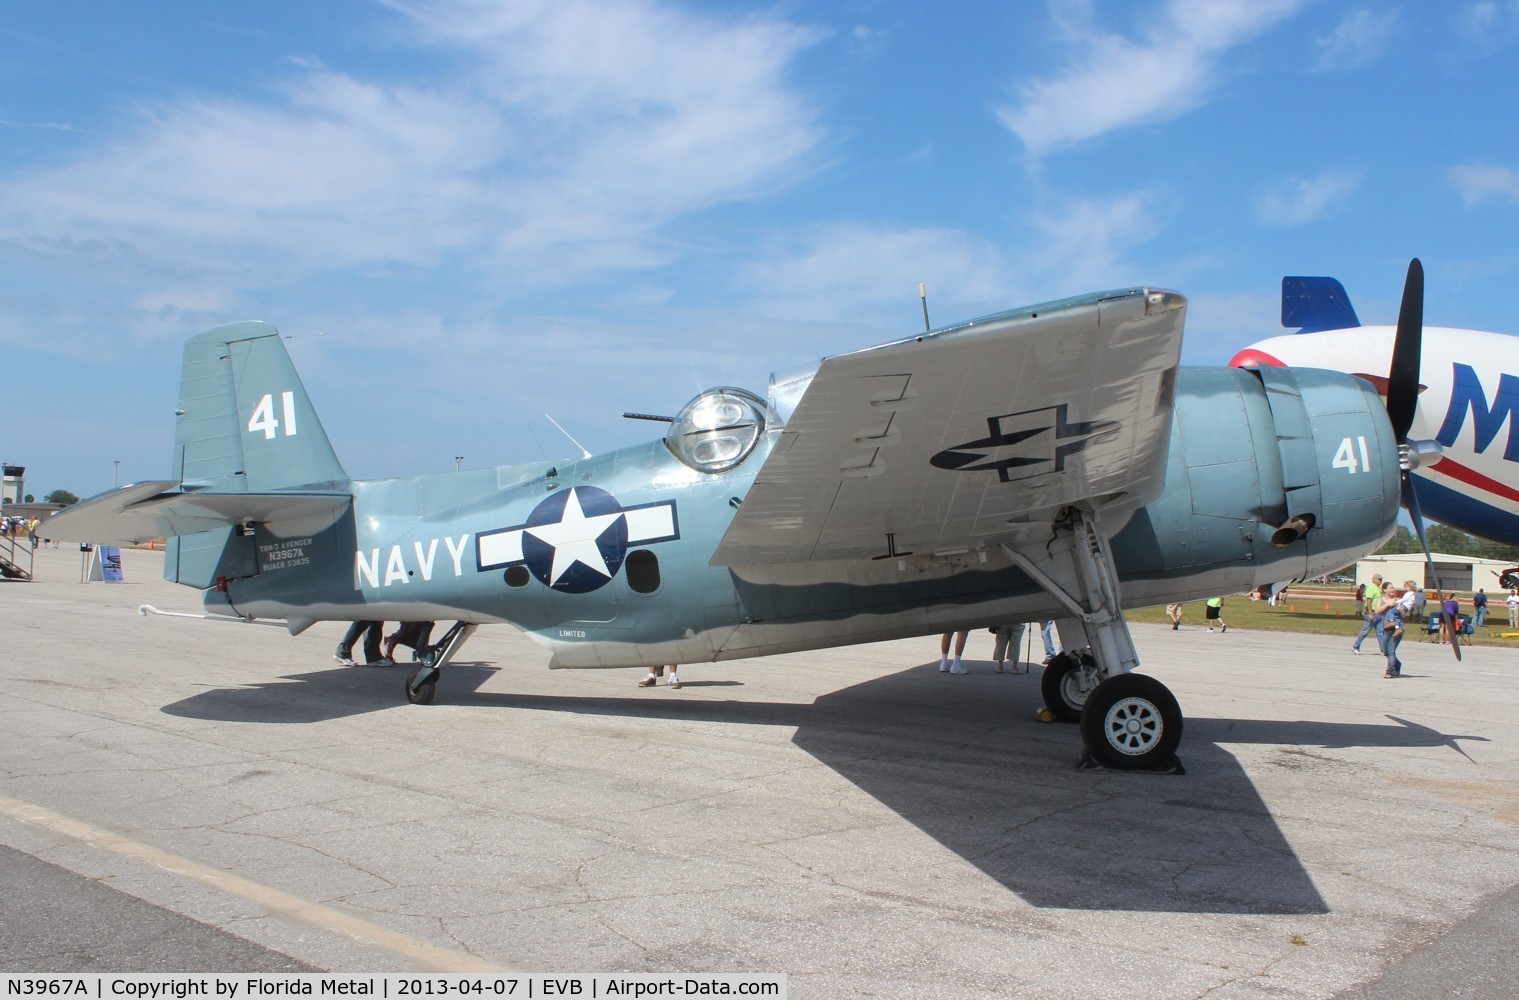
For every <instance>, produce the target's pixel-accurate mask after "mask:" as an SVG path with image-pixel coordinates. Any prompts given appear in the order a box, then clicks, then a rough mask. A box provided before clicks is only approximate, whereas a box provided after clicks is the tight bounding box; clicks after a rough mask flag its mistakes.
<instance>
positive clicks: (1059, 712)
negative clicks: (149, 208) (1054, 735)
mask: <svg viewBox="0 0 1519 1000" xmlns="http://www.w3.org/2000/svg"><path fill="white" fill-rule="evenodd" d="M1080 666H1081V661H1080V660H1079V659H1077V657H1076V654H1075V653H1058V654H1056V656H1055V658H1054V659H1053V660H1051V661H1050V662H1049V664H1048V665H1046V666H1045V668H1044V676H1043V677H1041V678H1040V679H1039V693H1040V694H1041V695H1043V696H1044V707H1045V708H1048V709H1049V710H1050V714H1051V715H1053V716H1054V717H1055V718H1057V719H1059V720H1060V721H1061V722H1080V721H1081V705H1082V702H1084V701H1085V700H1086V698H1085V696H1084V695H1083V694H1082V693H1081V673H1080V670H1079V668H1080Z"/></svg>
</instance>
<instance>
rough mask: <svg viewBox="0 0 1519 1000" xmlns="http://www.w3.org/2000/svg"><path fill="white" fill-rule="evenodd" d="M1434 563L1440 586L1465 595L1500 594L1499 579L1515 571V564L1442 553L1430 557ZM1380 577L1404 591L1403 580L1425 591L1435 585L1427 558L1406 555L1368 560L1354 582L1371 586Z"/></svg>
mask: <svg viewBox="0 0 1519 1000" xmlns="http://www.w3.org/2000/svg"><path fill="white" fill-rule="evenodd" d="M1430 557H1431V558H1432V559H1433V560H1434V564H1435V572H1436V573H1438V574H1439V575H1440V585H1441V586H1442V587H1444V588H1445V589H1447V590H1455V591H1464V592H1466V593H1471V592H1473V591H1475V590H1476V589H1477V588H1478V587H1481V588H1482V589H1483V590H1486V591H1487V592H1488V593H1489V594H1491V593H1493V592H1495V591H1496V592H1499V593H1501V592H1502V591H1503V587H1502V585H1501V584H1499V583H1498V575H1499V574H1500V573H1502V572H1503V571H1504V570H1506V569H1512V568H1513V564H1512V563H1505V562H1500V561H1499V560H1497V559H1477V558H1474V557H1471V556H1452V555H1444V554H1442V553H1439V552H1432V553H1430ZM1377 573H1380V574H1381V576H1382V579H1383V581H1384V582H1391V583H1392V584H1393V586H1397V587H1401V586H1402V585H1403V581H1404V580H1413V581H1414V582H1415V583H1418V584H1421V585H1422V586H1423V587H1424V589H1425V590H1433V589H1434V587H1435V582H1434V581H1433V580H1431V579H1429V567H1428V566H1427V564H1426V563H1425V562H1424V554H1423V553H1422V552H1420V553H1412V552H1410V553H1406V554H1403V555H1396V556H1390V555H1389V556H1366V557H1364V558H1363V559H1362V560H1361V561H1360V562H1358V563H1356V568H1355V582H1356V583H1357V584H1362V583H1370V582H1371V577H1372V575H1373V574H1377Z"/></svg>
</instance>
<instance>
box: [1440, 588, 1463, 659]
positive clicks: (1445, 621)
mask: <svg viewBox="0 0 1519 1000" xmlns="http://www.w3.org/2000/svg"><path fill="white" fill-rule="evenodd" d="M1435 600H1437V601H1439V602H1440V645H1442V646H1448V645H1450V644H1451V643H1452V642H1455V641H1456V639H1455V634H1456V630H1457V629H1459V628H1460V627H1461V619H1460V617H1459V615H1460V614H1461V602H1460V601H1458V600H1456V595H1455V593H1454V592H1452V591H1446V592H1445V593H1444V594H1441V593H1440V592H1439V591H1438V590H1437V591H1435Z"/></svg>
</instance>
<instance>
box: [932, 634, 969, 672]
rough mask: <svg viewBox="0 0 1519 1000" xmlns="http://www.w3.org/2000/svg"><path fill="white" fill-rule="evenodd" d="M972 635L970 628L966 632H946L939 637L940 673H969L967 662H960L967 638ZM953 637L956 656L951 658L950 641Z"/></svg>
mask: <svg viewBox="0 0 1519 1000" xmlns="http://www.w3.org/2000/svg"><path fill="white" fill-rule="evenodd" d="M969 637H970V630H969V629H967V630H966V631H964V632H945V633H944V635H943V636H942V637H941V638H940V639H939V673H941V674H942V673H946V672H947V673H951V674H968V673H970V671H969V670H966V669H965V664H963V663H961V662H960V654H961V653H964V652H965V640H966V639H968V638H969ZM951 638H953V639H954V642H955V656H954V659H950V656H949V643H950V639H951Z"/></svg>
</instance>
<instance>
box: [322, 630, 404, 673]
mask: <svg viewBox="0 0 1519 1000" xmlns="http://www.w3.org/2000/svg"><path fill="white" fill-rule="evenodd" d="M359 636H363V637H364V664H365V665H366V666H370V667H393V666H395V665H396V664H395V661H394V660H392V659H391V658H390V657H388V656H386V655H384V654H383V653H381V652H380V640H381V639H382V638H384V636H385V623H384V622H354V623H353V624H352V625H350V626H348V631H347V632H346V633H345V634H344V635H343V641H342V642H340V643H338V649H337V652H336V653H333V654H332V658H333V659H334V660H337V661H338V662H339V663H341V664H342V665H343V666H345V667H352V666H356V665H357V664H355V663H354V660H353V644H354V643H356V642H358V641H359Z"/></svg>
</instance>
